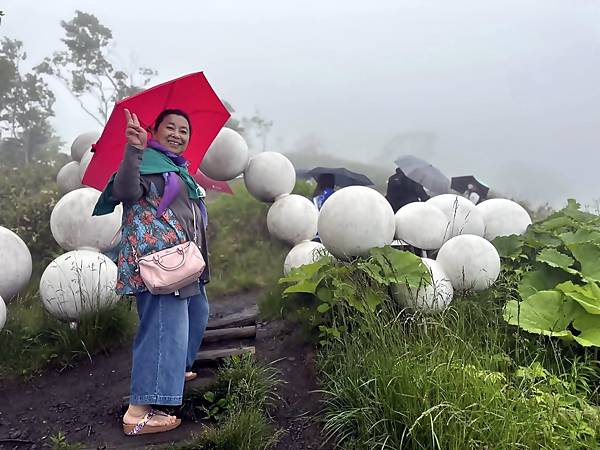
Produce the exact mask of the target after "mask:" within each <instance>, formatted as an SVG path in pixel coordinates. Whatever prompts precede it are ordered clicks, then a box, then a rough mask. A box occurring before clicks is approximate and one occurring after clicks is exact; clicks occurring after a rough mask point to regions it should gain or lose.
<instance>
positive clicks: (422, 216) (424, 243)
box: [395, 202, 450, 250]
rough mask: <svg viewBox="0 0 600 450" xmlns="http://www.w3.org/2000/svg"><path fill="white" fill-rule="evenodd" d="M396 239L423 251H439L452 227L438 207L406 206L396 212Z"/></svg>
mask: <svg viewBox="0 0 600 450" xmlns="http://www.w3.org/2000/svg"><path fill="white" fill-rule="evenodd" d="M395 220H396V238H397V239H400V240H402V241H404V242H407V243H409V244H410V245H412V246H414V247H417V248H421V249H423V250H437V249H438V248H440V247H441V246H442V244H443V243H444V237H445V235H446V232H447V230H448V227H449V226H450V221H449V220H448V218H447V217H446V215H445V214H444V213H443V212H442V211H441V210H440V209H439V208H437V207H435V206H433V205H430V204H428V203H423V202H413V203H409V204H407V205H404V206H403V207H402V208H400V209H399V210H398V211H397V212H396V217H395Z"/></svg>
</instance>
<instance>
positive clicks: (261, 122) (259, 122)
mask: <svg viewBox="0 0 600 450" xmlns="http://www.w3.org/2000/svg"><path fill="white" fill-rule="evenodd" d="M242 124H243V125H244V128H245V129H247V130H249V131H250V130H254V133H255V134H256V137H258V138H259V139H260V140H261V141H262V150H261V151H263V152H264V151H266V149H267V137H268V135H269V132H270V131H271V128H272V127H273V121H272V120H266V119H265V118H264V117H262V116H261V115H260V112H259V111H258V110H256V112H255V113H254V115H253V116H252V117H250V118H246V117H244V118H243V119H242Z"/></svg>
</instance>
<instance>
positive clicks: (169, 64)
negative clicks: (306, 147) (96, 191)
mask: <svg viewBox="0 0 600 450" xmlns="http://www.w3.org/2000/svg"><path fill="white" fill-rule="evenodd" d="M0 9H3V10H5V11H6V16H5V17H4V18H3V20H2V25H0V35H1V36H8V37H11V38H18V39H20V40H22V41H24V44H25V48H26V50H27V52H28V56H29V62H30V64H35V63H38V62H39V61H41V59H42V58H43V57H44V56H47V55H50V54H51V53H52V52H53V51H54V50H57V49H62V48H63V47H62V44H61V42H60V38H61V37H62V31H63V30H62V28H61V27H60V25H59V22H60V20H61V19H70V18H71V17H72V16H73V14H74V11H75V9H80V10H82V11H85V12H89V13H93V14H95V15H96V16H97V17H98V18H99V19H100V21H101V23H103V24H104V25H106V26H107V27H109V28H110V29H111V30H112V31H113V35H114V38H115V41H116V42H117V44H118V45H117V47H116V49H115V56H116V57H117V58H118V59H119V60H120V61H122V62H123V64H124V65H125V66H126V67H127V66H131V65H132V61H136V62H137V64H139V65H146V66H151V67H154V68H156V69H157V70H158V71H159V76H158V77H157V78H156V80H155V81H154V83H153V84H156V83H159V82H162V81H166V80H168V79H170V78H173V77H176V76H179V75H183V74H185V73H188V72H193V71H198V70H204V71H205V73H206V75H207V77H208V79H209V80H210V81H211V83H212V85H213V87H214V88H215V90H216V91H217V93H218V94H219V95H220V96H221V97H222V98H224V99H227V100H228V101H229V102H230V103H231V104H232V105H233V106H234V107H235V108H236V110H237V113H236V114H237V115H238V116H243V115H251V114H252V113H253V112H254V111H255V109H256V108H258V109H259V110H260V112H261V114H262V115H263V116H265V117H266V118H268V119H271V120H273V121H274V123H275V125H274V127H273V130H272V132H271V135H270V137H269V149H270V150H275V151H284V152H285V151H291V150H293V149H294V148H296V147H297V146H298V145H299V142H302V141H303V140H306V137H307V136H310V137H311V139H312V140H313V141H317V142H320V143H321V148H322V150H323V151H327V152H330V153H336V154H339V155H341V156H343V157H346V158H352V159H359V160H364V161H367V160H369V158H371V157H375V156H379V155H380V154H381V152H382V151H383V150H384V149H388V152H389V158H388V159H389V164H390V173H391V172H392V171H393V163H392V161H393V159H394V158H395V157H396V156H398V155H397V154H395V153H398V152H406V151H408V150H407V147H410V145H408V144H407V143H406V142H407V141H406V139H403V138H402V136H403V135H405V134H406V133H409V134H410V133H413V132H415V131H419V132H424V133H427V135H428V136H432V137H433V138H434V139H430V143H431V142H434V144H433V146H432V145H429V146H428V147H427V148H421V147H422V146H420V145H416V147H415V150H414V153H415V154H419V153H422V154H425V155H426V156H427V157H428V158H429V159H430V162H431V163H433V164H434V165H437V166H438V167H439V168H440V169H442V170H443V171H444V172H445V173H446V174H447V175H449V176H452V175H464V174H469V173H474V174H477V175H478V176H479V177H480V178H482V179H483V180H484V181H486V182H487V183H488V184H490V185H491V186H492V187H493V188H495V189H496V190H498V191H500V192H503V193H506V194H507V195H515V196H518V197H520V198H528V199H530V200H532V201H534V202H535V203H540V202H545V201H549V202H551V203H553V204H555V205H557V204H558V205H560V204H561V203H562V202H563V201H564V199H566V198H567V197H576V198H577V199H579V200H580V201H582V202H584V203H592V202H593V201H594V200H595V199H600V183H599V182H598V176H597V173H598V171H599V168H600V156H599V151H600V2H599V1H595V0H537V1H533V0H502V1H500V0H456V1H454V0H436V1H432V0H411V1H405V0H395V1H387V0H385V1H382V0H370V1H348V0H345V1H341V0H340V1H327V0H320V1H313V0H305V1H301V2H300V1H289V0H288V1H282V0H279V1H277V0H261V1H250V0H238V1H230V0H218V1H215V0H213V1H205V0H203V1H176V0H170V1H162V2H158V1H139V0H130V1H123V0H119V1H115V0H103V1H87V0H85V1H84V0H79V1H75V0H59V1H55V2H43V1H37V0H8V1H4V2H2V6H1V7H0ZM53 87H56V89H55V91H56V93H57V97H58V99H57V102H56V107H55V110H56V120H55V122H54V123H55V126H56V129H57V130H58V132H59V134H60V135H61V136H62V137H63V139H64V140H66V141H68V142H69V143H70V142H71V141H72V139H73V138H74V137H75V136H76V135H77V134H79V133H80V132H83V131H86V130H88V129H93V128H95V126H94V123H93V122H92V121H91V119H88V118H87V117H86V116H85V115H84V113H82V112H81V111H80V110H79V109H78V106H77V105H76V103H74V102H73V101H72V100H71V99H70V98H69V96H68V95H69V94H67V93H65V92H64V91H61V90H60V86H59V85H57V84H53ZM398 136H400V137H398ZM408 142H411V141H410V140H409V141H408ZM417 147H419V148H417Z"/></svg>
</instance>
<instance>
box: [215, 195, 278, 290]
mask: <svg viewBox="0 0 600 450" xmlns="http://www.w3.org/2000/svg"><path fill="white" fill-rule="evenodd" d="M232 187H233V189H234V192H235V195H220V196H219V197H218V198H217V200H215V201H213V202H210V203H209V204H208V214H209V218H208V245H209V249H210V273H211V282H210V283H209V284H208V285H207V289H208V292H209V294H210V295H211V296H221V295H228V294H235V293H239V292H246V291H251V290H256V289H264V288H267V287H269V286H272V285H274V284H276V281H277V279H278V277H279V275H280V274H281V270H282V267H283V260H284V259H285V255H286V254H287V252H288V251H289V247H287V246H286V245H285V244H283V243H281V242H278V241H276V240H275V239H273V238H272V237H271V236H270V235H269V230H268V229H267V211H268V209H269V205H267V204H264V203H260V202H258V201H257V200H256V199H255V198H254V197H252V196H251V195H250V194H249V193H248V191H247V190H246V188H245V187H244V185H243V184H242V183H232Z"/></svg>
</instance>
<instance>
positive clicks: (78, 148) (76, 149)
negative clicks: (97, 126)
mask: <svg viewBox="0 0 600 450" xmlns="http://www.w3.org/2000/svg"><path fill="white" fill-rule="evenodd" d="M100 134H102V133H101V132H100V131H88V132H86V133H82V134H80V135H79V136H77V137H76V138H75V140H74V141H73V144H71V158H73V161H78V162H79V161H81V158H83V155H85V152H87V151H88V150H89V149H91V148H92V144H95V143H96V142H97V141H98V139H100Z"/></svg>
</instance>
